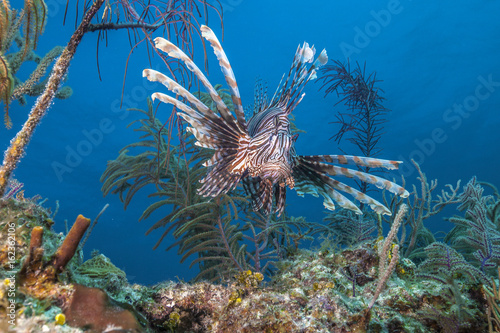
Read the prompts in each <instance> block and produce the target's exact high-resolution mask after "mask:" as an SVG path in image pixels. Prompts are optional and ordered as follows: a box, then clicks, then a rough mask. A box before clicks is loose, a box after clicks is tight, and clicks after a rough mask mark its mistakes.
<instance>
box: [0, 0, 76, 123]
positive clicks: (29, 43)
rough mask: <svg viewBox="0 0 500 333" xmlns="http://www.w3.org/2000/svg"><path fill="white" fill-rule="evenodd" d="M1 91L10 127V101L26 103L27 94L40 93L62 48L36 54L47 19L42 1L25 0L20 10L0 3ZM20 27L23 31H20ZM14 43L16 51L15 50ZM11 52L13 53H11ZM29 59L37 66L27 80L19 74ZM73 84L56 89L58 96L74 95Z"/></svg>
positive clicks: (58, 47)
mask: <svg viewBox="0 0 500 333" xmlns="http://www.w3.org/2000/svg"><path fill="white" fill-rule="evenodd" d="M0 19H1V22H2V23H1V26H0V58H1V61H0V82H1V83H0V93H1V96H2V97H1V99H0V100H1V101H3V102H4V104H5V125H6V126H7V127H8V128H10V127H11V126H12V123H11V121H10V117H9V113H8V111H9V104H10V102H11V101H13V100H18V101H19V103H20V104H21V105H24V104H26V98H25V95H28V96H39V95H40V94H41V93H42V92H43V89H44V88H45V85H46V84H47V80H48V78H45V79H44V80H43V78H44V77H45V74H46V72H47V69H48V67H49V65H50V64H51V63H52V62H53V61H54V60H55V59H56V58H57V57H58V56H60V55H61V53H62V50H63V48H62V47H60V46H56V47H54V48H53V49H52V50H51V51H49V52H48V53H47V54H46V55H45V56H44V57H43V58H42V57H40V56H39V55H37V54H36V53H35V49H36V46H37V44H38V39H39V37H40V35H41V34H42V32H43V30H44V27H45V23H46V20H47V8H46V5H45V3H44V1H43V0H29V1H28V0H26V1H25V3H24V9H23V10H21V11H20V12H17V11H15V10H14V11H11V10H10V8H9V2H8V1H4V2H3V5H0ZM21 30H22V31H23V32H22V34H21ZM13 43H15V44H16V46H17V51H14V50H12V49H13V47H12V44H13ZM9 51H10V53H9ZM26 61H33V62H35V63H36V64H37V66H36V69H35V70H34V71H33V72H32V73H31V74H30V76H29V77H28V79H26V80H25V81H24V82H22V81H21V79H20V78H18V77H17V76H16V74H17V72H18V71H19V69H20V68H21V65H22V64H23V63H24V62H26ZM71 94H72V91H71V88H70V87H62V88H61V89H59V90H58V91H57V92H56V98H60V99H64V98H68V97H69V96H71Z"/></svg>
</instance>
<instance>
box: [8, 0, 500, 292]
mask: <svg viewBox="0 0 500 333" xmlns="http://www.w3.org/2000/svg"><path fill="white" fill-rule="evenodd" d="M221 2H222V4H223V7H224V10H225V14H224V40H223V46H224V49H225V51H226V53H227V56H228V58H229V60H230V62H231V65H232V67H233V69H234V72H235V75H236V78H237V81H238V85H239V87H240V92H241V94H242V99H243V103H244V104H250V103H252V102H253V87H254V82H255V79H256V78H257V76H259V77H260V78H262V79H264V80H266V81H267V82H268V86H269V90H270V92H273V91H274V89H275V87H276V85H277V84H278V82H279V80H280V78H281V76H282V74H283V73H284V72H285V71H288V68H289V66H290V63H291V60H292V58H293V55H294V52H295V50H296V47H297V45H298V44H299V43H302V42H304V41H307V42H309V43H310V44H314V45H315V46H316V49H317V50H318V51H319V50H321V49H323V48H326V49H327V51H328V56H329V58H330V59H337V60H342V61H345V60H346V59H347V58H346V57H349V58H350V59H351V62H354V61H359V62H360V63H364V62H365V61H366V64H367V70H368V71H370V72H371V71H376V72H377V77H378V78H379V79H381V80H383V82H381V83H380V86H381V87H382V88H383V89H384V91H385V94H384V95H383V96H384V97H385V98H386V101H385V103H384V106H385V107H387V108H388V109H391V110H392V111H391V112H390V114H389V115H388V117H387V118H388V122H387V123H386V124H385V134H384V135H383V137H382V140H381V142H380V146H381V147H383V148H384V150H383V153H382V155H381V157H383V158H387V159H397V160H403V161H404V162H405V166H404V167H403V168H402V169H401V170H400V172H399V174H403V175H404V176H405V178H406V179H407V182H408V183H409V184H412V183H417V180H416V177H417V173H416V172H415V170H414V168H413V167H412V166H411V164H410V163H409V160H410V159H411V158H413V159H415V160H417V162H419V163H420V165H421V167H422V169H423V170H424V171H425V172H426V174H427V176H428V178H429V179H434V178H437V179H438V180H439V187H438V189H440V188H441V187H442V186H444V184H447V183H453V184H455V183H456V181H457V180H458V179H462V181H463V183H465V182H467V181H468V180H469V179H470V178H471V177H472V176H474V175H476V176H477V177H478V179H480V180H483V181H489V182H492V183H494V184H496V185H497V186H498V185H500V176H499V173H498V165H499V163H500V148H499V143H500V131H499V130H498V129H499V127H500V115H499V112H500V66H499V65H500V64H499V54H500V37H499V36H500V20H498V15H499V14H500V2H498V1H489V0H488V1H486V0H482V1H479V0H476V1H464V0H455V1H450V0H443V1H439V2H430V1H426V2H423V1H408V0H406V1H392V0H390V1H309V2H303V1H283V0H279V1H278V0H275V1H255V0H253V1H250V0H223V1H221ZM65 3H66V1H62V0H50V1H47V4H48V5H49V21H48V26H47V28H46V31H45V33H44V34H43V36H42V37H41V39H40V44H39V48H38V52H39V53H40V54H44V53H45V52H47V51H48V50H49V49H50V48H52V47H53V46H55V45H64V44H65V43H66V42H67V41H68V40H69V37H70V35H71V33H72V32H73V27H74V26H73V22H74V16H72V15H74V14H73V13H71V14H70V19H69V22H70V23H68V22H67V23H66V25H65V26H63V25H62V17H63V12H64V4H65ZM13 6H14V7H15V6H16V2H15V1H14V2H13ZM209 24H210V26H211V28H212V29H213V30H214V31H215V33H216V35H218V36H219V37H220V38H221V35H222V33H221V28H220V24H219V22H218V20H217V18H216V17H215V15H211V16H210V20H209ZM96 37H97V35H96V34H87V35H86V36H85V37H84V39H83V42H82V43H81V45H80V46H79V48H78V51H77V55H76V57H75V59H74V60H73V62H72V65H71V67H70V70H69V75H68V81H67V83H68V85H70V86H71V87H72V88H73V90H74V95H73V96H72V97H71V98H70V99H67V100H62V101H61V100H56V101H55V103H54V104H53V106H52V107H51V108H50V109H49V112H48V114H47V116H46V117H45V118H44V119H43V122H42V123H41V125H40V126H39V128H38V129H37V130H36V132H35V135H34V137H33V140H32V142H31V143H30V145H29V148H28V150H27V154H26V156H25V157H24V159H23V160H22V162H21V164H20V165H19V168H18V169H17V171H16V173H15V178H17V179H18V180H19V181H21V182H23V183H24V184H25V190H26V196H33V195H35V194H40V195H41V196H42V197H43V198H47V199H48V201H47V202H46V203H45V206H46V207H55V205H56V204H55V202H56V200H59V203H60V209H59V212H58V214H57V216H56V226H55V228H56V230H58V231H64V220H68V223H69V224H70V225H71V223H72V222H73V221H74V220H75V218H76V216H77V215H78V214H80V213H81V214H83V215H85V216H87V217H89V218H94V217H95V216H96V215H97V214H98V212H99V211H100V210H101V208H102V207H103V206H104V205H105V204H106V203H109V204H110V207H109V209H108V210H107V211H106V212H105V214H104V215H103V216H102V217H101V219H100V221H99V223H98V225H97V226H96V228H95V229H94V231H93V233H92V236H91V237H90V239H89V241H88V242H87V244H86V245H85V255H86V257H87V258H88V257H89V256H90V251H91V250H92V249H94V248H95V249H99V250H100V251H101V252H102V253H104V254H105V255H106V256H108V257H110V258H111V259H112V261H113V262H114V263H115V264H116V265H117V266H118V267H120V268H122V269H124V270H125V271H126V272H127V274H128V277H129V280H130V281H131V282H133V283H145V284H151V283H155V282H159V281H162V280H166V279H175V278H176V277H178V278H179V279H184V280H189V279H190V278H192V277H194V276H195V275H196V273H197V271H196V270H195V269H191V270H189V269H188V264H189V263H187V264H182V265H181V264H179V256H178V255H177V254H176V250H175V249H174V250H171V251H169V252H165V251H164V249H165V248H166V247H167V246H168V245H169V244H170V242H171V241H172V239H166V240H164V242H163V243H162V245H161V246H160V247H159V249H157V250H156V251H153V250H152V247H153V245H154V244H155V243H156V241H157V239H158V237H159V236H160V235H161V233H162V232H163V230H159V231H156V232H153V233H151V234H150V235H149V236H145V235H144V233H145V231H146V230H147V229H148V228H149V227H150V226H151V225H152V223H154V222H155V221H156V219H158V218H160V217H161V213H162V212H159V214H157V215H156V216H154V217H152V218H151V219H149V220H146V221H142V222H141V223H138V222H137V220H138V218H139V216H140V215H141V213H142V211H143V210H144V209H145V208H146V207H147V206H148V205H149V204H150V203H151V201H150V199H148V198H147V194H148V192H147V191H145V192H140V193H139V194H137V195H136V196H135V198H134V199H133V201H132V203H131V205H130V206H129V207H128V209H127V211H124V210H123V205H122V203H121V202H120V201H119V199H118V197H117V196H114V195H109V196H108V197H106V198H103V196H102V193H101V191H100V188H101V183H100V182H99V178H100V176H101V174H102V172H103V171H104V169H105V168H106V161H107V160H110V159H114V158H116V157H117V153H118V151H119V150H120V149H121V148H122V147H124V146H125V145H126V144H128V143H131V142H134V141H137V140H138V138H137V135H136V134H135V133H134V132H133V131H132V130H131V129H127V128H126V125H127V124H128V123H130V122H131V121H132V120H133V119H135V117H136V115H135V114H132V113H129V112H127V111H126V110H125V109H126V108H127V107H138V108H146V97H147V96H148V95H149V94H151V93H153V92H154V91H156V90H161V88H160V87H155V88H154V89H152V88H151V85H150V83H148V82H146V81H145V80H144V79H143V78H142V76H141V72H142V69H144V68H149V67H150V64H149V61H148V55H147V53H146V52H145V48H144V47H142V48H141V47H139V48H138V49H137V50H135V51H134V53H133V54H132V56H131V58H130V62H129V67H128V71H127V78H126V84H125V88H124V94H125V102H124V106H123V107H122V108H120V107H119V101H120V98H121V90H122V81H123V76H124V68H125V63H126V60H127V57H128V55H129V51H130V47H129V44H128V36H127V34H126V32H125V31H119V32H116V31H115V32H109V33H108V46H107V47H105V46H104V43H101V45H100V49H99V64H100V70H101V76H102V80H101V81H100V80H99V78H98V74H97V67H96V44H97V42H96ZM196 46H197V47H199V46H200V44H198V45H196ZM209 51H210V52H209V68H210V75H209V78H210V80H211V81H212V82H213V83H214V84H215V83H219V82H223V78H222V76H221V75H220V73H219V66H218V64H217V62H216V59H215V56H214V55H213V53H212V52H211V50H209ZM195 60H196V61H197V62H198V63H199V64H203V58H202V56H201V54H197V58H196V59H195ZM158 64H160V61H159V59H158V58H153V59H152V65H153V67H155V66H158ZM155 68H156V67H155ZM158 68H159V69H160V70H161V69H162V67H158ZM23 69H24V70H25V73H29V72H31V70H32V69H33V66H31V67H30V66H29V65H26V66H25V67H23ZM319 88H320V83H314V82H313V83H309V84H308V86H307V87H306V89H305V92H306V97H305V98H304V100H303V101H302V103H301V104H300V106H299V107H298V108H297V109H296V110H295V112H294V114H295V116H296V124H297V126H298V127H299V128H300V129H303V130H305V131H307V133H306V134H301V135H300V137H299V139H298V142H297V145H296V148H297V152H298V153H299V154H305V155H312V154H337V153H340V150H339V146H338V145H337V144H336V143H335V142H333V141H331V140H329V138H330V137H331V136H332V135H333V134H335V133H336V131H337V130H338V127H336V126H334V125H333V124H330V122H331V121H334V120H335V114H336V113H337V112H339V111H342V110H343V107H342V106H340V105H339V106H337V107H333V105H334V104H335V103H336V102H337V98H336V97H335V96H334V95H330V96H328V97H327V98H326V99H325V98H324V93H323V92H322V91H318V90H319ZM162 91H163V90H162ZM33 103H34V99H29V102H28V106H25V107H21V106H19V105H18V104H17V102H14V103H13V104H12V106H11V109H10V114H11V116H12V121H13V123H14V128H13V129H11V130H6V129H2V130H1V131H0V133H1V134H0V135H1V144H2V148H4V149H5V148H6V147H7V145H8V143H9V141H10V139H11V138H12V137H13V136H14V135H15V133H16V131H17V130H19V129H20V127H21V126H22V123H23V122H24V120H25V119H26V117H27V114H28V112H29V109H30V107H31V105H33ZM159 110H160V113H161V112H162V111H163V112H164V114H165V117H166V116H168V115H169V114H170V109H169V108H167V107H166V106H164V105H162V106H161V107H160V109H159ZM97 132H99V133H101V134H102V135H97V134H95V133H97ZM89 137H92V138H93V139H92V140H90V139H89ZM340 148H342V149H343V150H345V151H347V152H348V153H352V154H359V151H357V150H356V149H355V148H354V147H352V146H351V145H348V144H347V143H345V142H342V143H341V145H340ZM75 151H80V153H79V154H78V156H79V158H75V156H73V155H74V153H72V152H75ZM61 166H64V168H63V169H61ZM61 170H64V171H61ZM399 174H398V172H394V174H393V175H392V176H394V177H395V179H396V180H397V181H398V182H400V175H399ZM408 189H409V190H411V188H410V186H408ZM374 195H375V197H378V195H377V194H374ZM288 203H289V206H288V208H287V209H288V212H289V214H291V215H295V216H299V215H303V216H306V217H307V218H308V219H309V220H311V221H321V219H322V218H323V216H324V211H325V209H324V208H323V205H322V199H320V198H314V197H311V196H306V197H305V198H298V197H297V196H296V195H294V194H292V193H291V191H289V195H288ZM165 209H166V208H165ZM165 211H166V210H163V212H165ZM449 213H450V214H452V213H453V211H450V212H449ZM445 216H446V214H443V215H440V216H439V217H437V218H435V219H434V220H432V221H427V222H428V223H430V224H428V225H427V226H428V227H429V228H431V229H432V230H440V229H446V228H449V225H447V224H446V223H444V222H442V221H441V218H442V217H445Z"/></svg>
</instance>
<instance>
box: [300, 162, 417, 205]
mask: <svg viewBox="0 0 500 333" xmlns="http://www.w3.org/2000/svg"><path fill="white" fill-rule="evenodd" d="M299 159H300V160H301V161H302V163H303V164H304V165H307V166H308V167H310V168H312V169H315V170H317V171H319V172H321V173H325V174H328V175H330V176H344V177H347V178H354V179H357V180H360V181H362V182H365V183H369V184H373V185H375V186H376V187H378V188H380V189H385V190H388V191H389V192H391V193H394V194H397V195H399V196H401V197H403V198H406V197H408V195H409V193H408V191H407V190H405V189H404V188H403V187H401V186H399V185H398V184H396V183H393V182H391V181H389V180H387V179H384V178H381V177H378V176H375V175H371V174H368V173H365V172H362V171H357V170H351V169H347V168H345V167H339V166H336V165H330V164H326V163H323V162H316V161H311V159H306V158H304V157H302V156H300V157H299ZM372 160H375V159H372ZM379 161H380V160H379Z"/></svg>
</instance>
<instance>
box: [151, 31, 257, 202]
mask: <svg viewBox="0 0 500 333" xmlns="http://www.w3.org/2000/svg"><path fill="white" fill-rule="evenodd" d="M207 29H208V28H207ZM207 29H204V31H205V32H204V33H205V34H207V36H208V37H207V36H206V38H207V39H208V40H209V41H210V42H211V43H212V42H213V43H215V45H216V46H217V45H220V44H218V41H217V43H216V42H215V41H213V40H212V38H211V37H210V34H209V33H208V32H207V31H208V30H209V29H208V30H207ZM155 46H156V47H157V48H158V49H160V50H162V51H163V52H165V53H167V54H168V55H169V56H171V57H173V58H176V59H179V60H181V61H182V62H183V63H184V64H185V65H186V68H188V69H189V70H190V71H192V72H193V73H194V74H195V75H196V77H197V78H198V79H199V81H200V82H201V83H202V84H203V86H204V87H205V88H206V90H207V91H208V93H209V94H210V97H211V98H212V100H213V101H214V102H215V105H216V107H217V110H218V112H219V114H220V116H219V114H217V113H215V112H214V111H212V110H211V109H210V108H209V107H208V106H206V105H205V104H203V103H202V102H201V101H200V100H199V99H198V98H196V97H195V96H194V95H192V94H191V93H190V92H189V91H188V90H186V89H185V88H184V87H182V86H181V85H180V84H179V83H177V82H176V81H174V80H173V79H171V78H169V77H167V76H166V75H164V74H162V73H160V72H158V71H155V70H152V69H145V70H144V71H143V76H144V77H146V78H147V79H148V80H150V81H153V82H160V83H161V84H163V85H164V86H165V87H166V88H167V89H168V90H170V91H171V92H172V93H174V94H175V95H176V97H175V98H174V97H172V96H169V95H166V94H163V93H160V92H156V93H154V94H153V95H152V98H153V100H155V99H159V100H160V101H162V102H164V103H168V104H172V105H174V106H175V107H176V108H177V114H178V115H179V116H180V117H182V118H183V119H184V120H185V121H186V122H187V123H189V125H190V126H191V127H188V128H187V131H189V132H191V133H192V134H193V135H194V136H195V138H196V140H197V142H196V143H195V144H196V145H197V146H200V147H203V148H209V149H213V150H215V152H214V155H213V156H212V158H211V159H210V160H208V161H206V162H205V166H208V167H209V171H208V173H207V175H206V176H205V178H204V179H203V180H202V181H201V182H202V186H201V188H200V189H199V190H198V191H199V193H200V194H201V195H204V196H212V197H213V196H217V195H219V194H221V193H227V192H228V191H229V190H231V189H233V188H234V187H235V186H236V185H237V184H238V182H239V181H240V180H241V177H242V175H243V172H244V170H245V161H246V158H247V156H246V155H247V149H246V147H247V146H248V143H249V141H250V137H249V135H248V130H247V126H246V123H245V122H244V118H242V119H243V121H242V119H241V114H239V113H238V112H236V115H237V117H238V119H236V118H235V117H234V116H233V114H232V113H231V111H230V110H229V109H228V107H227V106H226V105H225V104H224V102H223V100H222V98H221V97H220V96H219V94H218V93H217V91H216V90H215V88H214V87H213V86H212V85H211V83H210V82H209V81H208V79H207V78H206V76H205V75H204V74H203V73H202V72H201V70H200V69H199V68H198V67H197V66H196V64H195V63H194V62H193V60H191V59H190V58H189V57H188V56H187V55H186V54H185V53H184V52H183V51H182V50H180V49H179V48H178V47H177V46H175V45H174V44H172V43H171V42H169V41H168V40H166V39H163V38H161V37H158V38H155ZM216 46H214V49H216V48H217V47H216ZM220 50H222V49H220ZM222 52H223V51H222ZM216 54H217V56H218V57H219V56H220V57H221V58H220V59H225V55H221V54H218V53H217V51H216ZM222 54H223V53H222ZM226 60H227V59H226ZM222 62H223V61H222V60H221V66H222ZM228 64H229V63H228ZM228 68H229V71H228V72H224V74H225V75H226V79H227V77H234V76H233V75H232V71H231V70H230V67H228ZM228 80H229V79H228ZM228 83H229V81H228ZM234 87H236V90H234V91H233V101H235V100H236V99H239V92H238V90H237V86H236V81H235V80H234ZM234 96H236V97H234ZM177 98H183V99H184V100H186V101H187V102H188V104H189V105H188V104H186V103H184V102H181V101H180V100H178V99H177ZM240 104H241V102H240ZM235 105H236V104H235ZM237 108H238V107H237Z"/></svg>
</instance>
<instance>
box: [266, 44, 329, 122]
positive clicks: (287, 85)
mask: <svg viewBox="0 0 500 333" xmlns="http://www.w3.org/2000/svg"><path fill="white" fill-rule="evenodd" d="M315 53H316V49H315V48H314V46H311V47H310V46H309V44H308V43H306V42H304V44H303V45H302V46H300V45H299V46H298V48H297V52H295V56H294V58H293V62H292V66H291V67H290V70H289V71H288V75H287V77H286V80H285V82H284V83H283V85H281V82H280V84H279V85H278V88H277V89H276V93H275V94H274V96H273V98H272V100H271V102H270V105H279V106H285V107H286V110H287V113H288V114H290V113H291V112H292V111H293V109H295V107H296V106H297V104H299V103H300V101H301V100H302V97H304V94H302V95H301V93H302V90H303V89H304V87H305V85H306V83H307V82H309V80H314V79H315V78H316V77H317V74H316V71H317V70H318V68H320V67H321V66H323V65H324V64H326V62H327V61H328V56H327V54H326V50H323V51H321V53H320V55H319V56H318V57H317V58H316V60H314V55H315ZM313 60H314V61H313ZM310 63H312V65H310V66H309V68H308V64H310Z"/></svg>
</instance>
